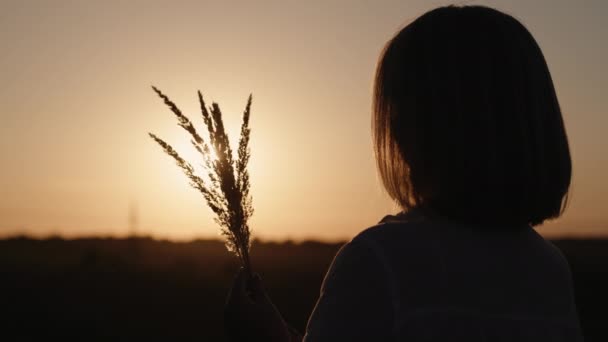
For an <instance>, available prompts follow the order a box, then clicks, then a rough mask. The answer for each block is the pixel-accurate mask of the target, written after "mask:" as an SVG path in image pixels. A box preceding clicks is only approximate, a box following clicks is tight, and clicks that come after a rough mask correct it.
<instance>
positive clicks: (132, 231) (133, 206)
mask: <svg viewBox="0 0 608 342" xmlns="http://www.w3.org/2000/svg"><path fill="white" fill-rule="evenodd" d="M138 225H139V216H138V211H137V203H136V202H134V201H131V202H130V203H129V235H130V236H133V237H134V236H136V235H137V232H138V228H139V227H138Z"/></svg>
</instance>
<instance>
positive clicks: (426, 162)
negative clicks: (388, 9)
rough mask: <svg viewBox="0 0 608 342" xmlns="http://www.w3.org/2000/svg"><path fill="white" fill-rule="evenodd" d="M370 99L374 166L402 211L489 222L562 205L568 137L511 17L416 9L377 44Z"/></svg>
mask: <svg viewBox="0 0 608 342" xmlns="http://www.w3.org/2000/svg"><path fill="white" fill-rule="evenodd" d="M373 100H374V101H373V102H374V104H373V120H372V121H373V135H374V145H375V147H374V148H375V153H376V160H377V164H378V170H379V173H380V177H381V179H382V182H383V184H384V187H385V188H386V190H387V192H388V193H389V195H390V196H391V198H392V199H394V200H395V201H396V202H397V203H399V204H400V205H401V207H402V208H403V209H404V210H409V209H413V208H416V209H419V210H421V211H422V212H423V213H426V214H427V215H430V216H435V217H442V218H447V219H450V220H455V221H458V222H465V223H473V224H492V225H495V226H514V225H518V226H519V225H524V224H530V225H538V224H541V223H543V222H544V221H545V220H547V219H550V218H556V217H558V216H560V215H561V213H562V212H563V210H564V207H565V205H566V202H567V197H568V196H567V195H568V189H569V187H570V178H571V172H572V165H571V160H570V151H569V148H568V138H567V136H566V131H565V128H564V123H563V120H562V115H561V111H560V108H559V103H558V101H557V96H556V94H555V89H554V87H553V81H552V80H551V75H550V73H549V69H548V67H547V64H546V62H545V59H544V57H543V54H542V52H541V50H540V48H539V46H538V44H537V43H536V41H535V40H534V38H533V37H532V35H531V34H530V32H528V30H527V29H526V28H525V27H524V26H523V25H522V24H521V23H520V22H518V21H517V20H516V19H514V18H513V17H511V16H509V15H507V14H504V13H501V12H499V11H497V10H494V9H491V8H487V7H482V6H465V7H457V6H448V7H441V8H437V9H434V10H432V11H430V12H427V13H425V14H424V15H422V16H421V17H419V18H418V19H416V20H415V21H413V22H412V23H410V24H409V25H407V26H406V27H405V28H403V29H402V30H401V31H400V32H399V33H397V35H396V36H395V37H393V38H392V39H391V40H390V41H389V42H388V43H387V44H386V46H385V48H384V50H383V52H382V54H381V56H380V59H379V62H378V66H377V70H376V78H375V85H374V99H373Z"/></svg>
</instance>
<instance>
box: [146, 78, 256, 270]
mask: <svg viewBox="0 0 608 342" xmlns="http://www.w3.org/2000/svg"><path fill="white" fill-rule="evenodd" d="M152 89H153V90H154V92H156V94H157V95H158V96H160V98H161V99H163V101H164V103H165V104H166V105H167V106H168V107H169V109H171V111H172V112H173V113H174V114H175V116H176V117H177V119H178V121H179V126H181V127H182V128H184V129H185V130H186V131H187V132H188V133H189V134H190V138H191V142H192V145H193V146H194V148H195V149H196V150H197V151H198V152H199V153H200V155H201V157H202V159H203V167H204V169H205V172H206V175H205V176H202V177H201V176H199V175H198V174H197V173H196V172H195V170H194V168H193V167H192V164H190V163H189V162H188V161H186V160H184V159H183V158H182V157H181V156H180V155H179V154H178V153H177V151H175V149H174V148H173V147H171V145H169V144H168V143H166V142H165V141H164V140H162V139H161V138H159V137H158V136H156V135H155V134H153V133H149V135H150V137H151V138H152V139H154V141H156V142H157V143H158V144H159V145H160V146H161V147H162V148H163V150H164V151H165V153H167V154H168V155H169V156H171V157H172V158H173V159H174V160H175V162H176V163H177V166H179V167H180V168H181V169H182V171H183V172H184V174H185V175H186V176H187V177H188V179H189V180H190V185H191V186H192V187H194V188H195V189H197V190H198V191H199V192H200V193H201V194H202V195H203V197H204V198H205V201H206V202H207V205H208V206H209V208H210V209H211V210H212V211H213V212H214V213H215V218H214V219H215V222H217V224H218V225H219V226H220V229H221V233H222V235H223V236H224V237H225V242H226V247H227V248H228V250H230V251H231V252H234V253H235V254H236V255H237V257H238V258H239V259H240V261H241V264H242V266H243V268H244V269H245V271H246V272H247V273H249V274H251V263H250V261H249V248H250V246H251V239H250V237H251V230H250V228H249V224H248V220H249V218H250V217H251V215H252V214H253V206H252V199H251V195H250V194H249V187H250V183H249V172H248V171H247V163H248V162H249V157H250V151H249V136H250V134H251V129H250V128H249V113H250V109H251V99H252V96H251V95H249V99H248V100H247V106H246V107H245V111H244V113H243V124H242V125H241V136H240V141H239V148H238V151H237V154H238V156H237V157H238V158H237V159H236V160H234V158H233V155H232V149H231V148H230V142H229V141H228V135H227V134H226V131H225V129H224V123H223V121H222V112H221V111H220V107H219V105H218V104H217V103H215V102H214V103H212V105H211V106H209V108H207V105H206V104H205V101H204V100H203V95H202V94H201V92H200V91H198V99H199V102H200V107H201V112H202V115H203V121H204V123H205V126H206V127H207V131H208V133H209V134H208V138H209V139H208V140H209V142H210V144H208V143H207V140H205V139H203V137H202V136H201V135H200V134H199V133H198V132H197V130H196V129H195V128H194V125H193V124H192V122H191V121H190V119H188V118H187V117H186V116H185V115H183V114H182V112H181V111H180V110H179V108H177V106H176V105H175V104H174V103H173V102H172V101H171V100H170V99H169V98H168V97H167V96H166V95H165V94H163V93H162V92H161V91H160V90H158V89H157V88H156V87H154V86H152ZM211 149H213V152H215V155H213V154H212V150H211Z"/></svg>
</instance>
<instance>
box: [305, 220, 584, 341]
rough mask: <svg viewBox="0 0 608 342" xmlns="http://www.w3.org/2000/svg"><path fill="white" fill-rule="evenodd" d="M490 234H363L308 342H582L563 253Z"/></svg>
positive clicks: (399, 228)
mask: <svg viewBox="0 0 608 342" xmlns="http://www.w3.org/2000/svg"><path fill="white" fill-rule="evenodd" d="M391 221H392V222H391ZM488 228H492V227H472V226H466V225H459V224H453V223H446V222H431V221H423V220H421V221H410V222H403V221H397V220H385V222H383V223H381V224H379V225H377V226H374V227H372V228H369V229H367V230H365V231H364V232H362V233H361V234H359V235H358V236H357V237H355V238H354V239H353V240H352V241H351V242H350V243H348V244H347V245H345V246H344V247H343V248H342V249H341V250H340V252H339V253H338V255H337V256H336V259H335V260H334V263H333V264H332V267H331V269H330V271H329V272H328V274H327V276H326V279H325V281H324V284H323V288H322V290H321V298H320V299H319V302H318V304H317V307H316V308H315V311H314V312H313V315H312V316H311V319H310V321H309V326H308V329H307V335H306V339H305V340H310V341H325V340H332V341H336V340H349V341H352V340H366V341H372V340H374V341H380V340H382V341H384V340H395V339H396V340H400V341H580V340H582V337H581V334H580V329H579V325H578V317H577V314H576V308H575V305H574V298H573V291H572V282H571V276H570V271H569V267H568V264H567V262H566V260H565V259H564V257H563V256H562V254H561V252H560V251H559V250H558V249H557V248H556V247H555V246H553V245H552V244H551V243H550V242H548V241H546V240H545V239H543V237H541V236H540V235H539V234H538V233H536V232H535V231H534V229H533V228H532V227H530V226H527V225H526V226H522V227H520V228H518V229H488Z"/></svg>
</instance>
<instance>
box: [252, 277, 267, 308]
mask: <svg viewBox="0 0 608 342" xmlns="http://www.w3.org/2000/svg"><path fill="white" fill-rule="evenodd" d="M250 289H251V294H252V297H253V299H254V300H255V301H260V300H262V299H265V298H267V297H268V295H267V294H266V289H265V288H264V284H263V282H262V277H260V275H259V274H257V273H256V274H254V275H253V277H252V278H251V282H250Z"/></svg>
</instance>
